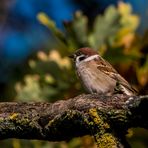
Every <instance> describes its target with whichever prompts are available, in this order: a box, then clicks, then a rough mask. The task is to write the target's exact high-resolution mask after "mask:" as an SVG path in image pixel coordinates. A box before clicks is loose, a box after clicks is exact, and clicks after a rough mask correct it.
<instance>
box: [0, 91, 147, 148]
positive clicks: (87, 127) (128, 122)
mask: <svg viewBox="0 0 148 148" xmlns="http://www.w3.org/2000/svg"><path fill="white" fill-rule="evenodd" d="M147 106H148V96H133V97H129V96H125V95H121V94H117V95H113V96H104V95H98V94H91V95H90V94H89V95H85V94H84V95H80V96H78V97H75V98H71V99H69V100H60V101H57V102H55V103H52V104H51V103H46V102H44V103H43V102H42V103H41V102H32V103H22V102H2V103H0V139H7V138H19V139H22V138H23V139H40V140H48V141H62V140H69V139H71V138H73V137H78V136H83V135H92V136H94V138H95V140H96V143H97V145H98V147H101V148H102V147H105V148H109V147H111V148H112V147H129V145H128V143H127V142H126V140H125V134H126V131H127V129H128V128H130V127H143V128H146V129H147V128H148V116H146V115H145V114H146V113H147V112H148V107H147Z"/></svg>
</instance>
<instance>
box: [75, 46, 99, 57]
mask: <svg viewBox="0 0 148 148" xmlns="http://www.w3.org/2000/svg"><path fill="white" fill-rule="evenodd" d="M81 54H84V55H88V56H91V55H96V54H98V53H97V51H95V50H93V49H92V48H89V47H84V48H80V49H78V50H77V51H76V55H81Z"/></svg>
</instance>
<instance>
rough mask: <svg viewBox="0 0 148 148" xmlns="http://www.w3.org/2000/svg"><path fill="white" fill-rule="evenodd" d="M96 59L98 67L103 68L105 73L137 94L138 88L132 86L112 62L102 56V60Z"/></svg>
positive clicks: (122, 86)
mask: <svg viewBox="0 0 148 148" xmlns="http://www.w3.org/2000/svg"><path fill="white" fill-rule="evenodd" d="M99 58H101V57H99ZM95 61H96V62H97V68H98V69H99V70H101V71H102V72H103V73H105V74H106V75H109V76H110V77H111V78H113V79H114V80H116V81H117V83H118V85H119V86H120V87H121V88H122V89H124V88H125V89H126V90H129V91H130V92H132V93H133V94H137V90H135V89H134V88H132V86H131V85H130V84H129V83H128V82H127V81H126V80H125V79H124V78H123V77H122V76H121V75H120V74H119V73H118V72H117V71H116V70H115V69H114V68H113V66H112V65H111V64H110V63H108V62H107V61H106V60H104V59H103V58H101V60H97V59H96V60H95ZM121 91H122V90H121Z"/></svg>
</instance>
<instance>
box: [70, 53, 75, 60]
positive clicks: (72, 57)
mask: <svg viewBox="0 0 148 148" xmlns="http://www.w3.org/2000/svg"><path fill="white" fill-rule="evenodd" d="M68 57H69V58H71V59H74V60H75V59H76V55H75V54H72V55H69V56H68Z"/></svg>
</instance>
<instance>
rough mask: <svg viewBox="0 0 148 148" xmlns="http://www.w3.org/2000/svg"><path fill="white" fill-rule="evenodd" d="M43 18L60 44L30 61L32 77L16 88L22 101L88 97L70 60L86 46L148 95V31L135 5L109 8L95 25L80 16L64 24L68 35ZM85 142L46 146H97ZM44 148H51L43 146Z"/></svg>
mask: <svg viewBox="0 0 148 148" xmlns="http://www.w3.org/2000/svg"><path fill="white" fill-rule="evenodd" d="M37 18H38V20H39V21H40V23H42V24H43V25H45V26H46V27H48V28H49V30H50V32H51V33H52V37H53V38H54V42H52V43H51V44H52V45H53V47H54V48H49V49H48V50H42V51H39V52H38V53H37V54H36V56H35V57H33V58H30V59H29V60H28V66H29V70H28V72H27V73H26V74H25V76H24V78H22V81H19V82H16V83H15V86H14V88H15V91H16V97H15V99H16V100H20V101H31V100H33V101H55V100H57V99H68V98H70V97H73V96H77V95H78V94H80V93H82V92H83V90H82V88H81V84H80V83H79V81H78V80H77V78H76V74H75V72H74V66H73V64H72V62H71V61H70V59H69V58H68V57H67V56H68V55H69V54H71V53H72V52H74V51H75V50H76V49H78V48H80V47H86V46H89V47H92V48H94V49H96V50H98V52H99V53H100V54H101V55H102V56H103V57H105V58H106V59H107V60H108V61H109V62H111V63H112V64H113V65H114V67H115V68H116V69H117V70H118V71H119V73H120V74H121V75H123V76H124V77H125V78H126V79H127V80H128V81H129V82H131V84H132V85H134V87H136V88H137V89H139V93H140V94H146V93H147V92H148V54H147V53H148V51H147V48H148V32H146V33H145V35H144V36H143V37H141V36H139V35H138V34H137V33H136V29H137V28H138V25H139V23H140V20H139V17H138V16H137V15H135V14H133V13H132V8H131V6H130V5H129V4H125V3H123V2H120V3H119V5H118V7H114V6H109V7H108V8H107V9H106V11H105V12H104V14H103V15H98V16H97V17H96V18H95V20H94V22H89V20H88V18H87V16H85V15H83V14H82V12H81V11H78V12H76V13H75V15H74V18H73V20H72V21H70V22H64V23H63V24H64V28H65V30H64V31H61V30H59V29H58V28H57V27H56V24H55V23H54V21H52V20H51V19H50V18H49V17H48V16H47V15H46V14H44V13H42V12H41V13H40V14H38V16H37ZM49 44H50V41H49ZM82 139H83V140H81V141H80V139H77V138H76V139H74V140H75V141H74V142H73V140H72V141H70V142H69V143H67V144H65V143H64V146H63V143H61V144H60V145H59V144H58V145H57V144H55V143H54V144H51V145H50V146H49V145H48V144H47V143H46V144H47V145H48V146H47V147H52V148H54V147H59V148H62V147H65V148H67V147H69V148H74V147H75V148H76V147H86V143H87V145H89V146H88V147H90V148H92V147H96V146H95V145H94V142H93V140H92V139H91V140H90V138H88V137H85V138H82ZM86 139H87V140H86ZM88 141H89V144H88ZM38 143H40V142H38ZM28 145H29V144H28ZM143 145H145V143H143ZM13 147H14V148H19V146H13ZM31 147H38V146H37V145H36V146H35V145H34V146H31ZM40 147H46V146H45V145H44V144H43V145H42V146H40ZM133 147H134V143H133ZM143 147H146V146H143Z"/></svg>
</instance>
